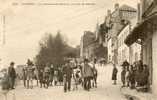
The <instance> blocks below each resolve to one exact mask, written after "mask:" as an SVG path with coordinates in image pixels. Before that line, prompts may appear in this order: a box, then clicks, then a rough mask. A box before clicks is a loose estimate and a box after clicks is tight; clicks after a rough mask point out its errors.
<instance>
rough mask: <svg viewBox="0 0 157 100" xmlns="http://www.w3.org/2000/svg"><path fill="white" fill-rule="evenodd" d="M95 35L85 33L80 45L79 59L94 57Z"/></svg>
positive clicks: (88, 32)
mask: <svg viewBox="0 0 157 100" xmlns="http://www.w3.org/2000/svg"><path fill="white" fill-rule="evenodd" d="M94 48H95V34H94V33H93V32H90V31H85V32H84V34H83V36H82V38H81V44H80V57H81V58H82V59H84V58H88V59H91V58H92V57H93V56H94V55H93V54H94Z"/></svg>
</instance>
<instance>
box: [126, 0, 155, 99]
mask: <svg viewBox="0 0 157 100" xmlns="http://www.w3.org/2000/svg"><path fill="white" fill-rule="evenodd" d="M140 7H141V9H142V10H141V14H139V15H141V16H140V17H141V20H140V21H139V24H137V26H136V27H135V28H134V29H133V31H132V33H131V34H129V35H128V36H127V38H126V40H125V43H126V44H127V45H128V46H131V45H132V44H133V43H135V42H136V41H137V40H138V39H141V44H142V48H141V49H142V55H141V56H142V61H143V63H144V64H146V65H148V67H149V71H150V76H149V79H150V84H151V87H152V88H151V90H152V92H153V94H154V95H155V96H157V87H156V84H157V77H156V76H157V67H156V66H157V62H156V59H157V43H156V41H157V23H156V22H157V0H141V6H140Z"/></svg>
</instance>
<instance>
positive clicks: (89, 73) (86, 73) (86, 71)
mask: <svg viewBox="0 0 157 100" xmlns="http://www.w3.org/2000/svg"><path fill="white" fill-rule="evenodd" d="M82 73H83V77H93V71H92V68H91V66H90V65H89V64H84V66H83V69H82Z"/></svg>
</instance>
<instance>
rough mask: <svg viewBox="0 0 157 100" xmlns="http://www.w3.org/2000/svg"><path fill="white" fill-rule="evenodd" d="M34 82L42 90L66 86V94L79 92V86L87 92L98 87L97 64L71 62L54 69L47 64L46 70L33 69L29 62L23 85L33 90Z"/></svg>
mask: <svg viewBox="0 0 157 100" xmlns="http://www.w3.org/2000/svg"><path fill="white" fill-rule="evenodd" d="M33 80H36V81H37V85H39V86H40V87H41V88H42V87H45V88H48V87H49V86H56V85H60V86H62V85H63V86H64V92H67V91H70V90H77V89H78V85H81V86H83V88H84V89H85V90H88V91H89V90H90V88H92V87H97V69H96V68H95V63H92V64H89V61H88V59H85V60H84V62H83V63H82V64H76V63H74V62H71V61H70V60H68V61H66V63H65V64H63V65H61V66H58V67H54V66H53V65H52V64H47V65H46V66H45V67H44V68H39V67H33V64H32V63H30V61H29V60H28V62H27V67H26V68H24V69H23V83H24V86H25V87H26V88H33Z"/></svg>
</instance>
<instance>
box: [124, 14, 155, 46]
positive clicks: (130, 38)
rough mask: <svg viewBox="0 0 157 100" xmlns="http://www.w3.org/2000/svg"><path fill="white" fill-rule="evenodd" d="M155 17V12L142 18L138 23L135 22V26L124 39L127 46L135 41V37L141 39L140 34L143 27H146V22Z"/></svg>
mask: <svg viewBox="0 0 157 100" xmlns="http://www.w3.org/2000/svg"><path fill="white" fill-rule="evenodd" d="M156 17H157V13H156V14H154V15H152V16H150V17H148V18H147V19H145V20H143V21H142V22H140V23H139V24H137V26H136V27H135V28H134V29H133V30H132V32H131V33H130V34H129V35H128V36H127V37H126V39H125V40H124V42H125V44H126V45H127V46H130V45H132V44H133V43H134V42H136V41H137V39H141V38H142V35H143V29H145V28H146V26H147V23H148V22H149V21H153V19H154V18H156Z"/></svg>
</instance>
